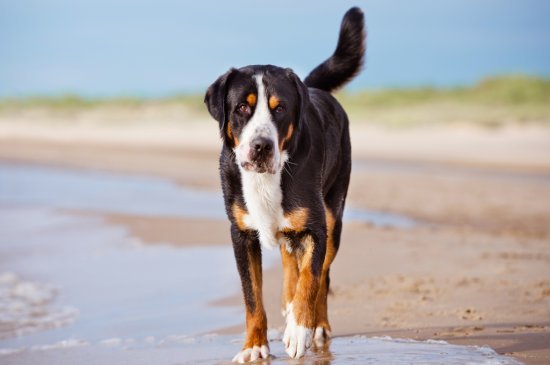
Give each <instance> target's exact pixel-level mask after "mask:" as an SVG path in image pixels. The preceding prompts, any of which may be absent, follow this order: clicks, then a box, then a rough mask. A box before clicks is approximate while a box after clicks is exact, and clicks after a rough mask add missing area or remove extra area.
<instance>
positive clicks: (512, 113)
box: [0, 75, 550, 127]
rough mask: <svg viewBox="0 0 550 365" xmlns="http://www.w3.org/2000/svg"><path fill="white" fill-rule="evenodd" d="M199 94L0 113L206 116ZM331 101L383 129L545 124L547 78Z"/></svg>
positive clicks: (69, 98)
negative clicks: (105, 110)
mask: <svg viewBox="0 0 550 365" xmlns="http://www.w3.org/2000/svg"><path fill="white" fill-rule="evenodd" d="M202 98H203V95H201V94H181V95H174V96H170V97H165V98H159V99H145V98H136V97H123V98H112V99H93V98H84V97H80V96H77V95H63V96H55V97H28V98H6V99H3V100H0V113H1V114H5V113H10V112H17V111H21V110H29V109H41V110H48V111H51V112H52V113H55V112H64V113H66V112H78V111H81V110H83V109H90V108H100V107H105V106H112V107H120V108H130V107H139V106H141V105H144V104H147V105H158V106H162V105H176V106H181V107H185V108H188V109H191V110H192V111H193V112H196V113H199V114H200V113H203V114H204V115H205V116H206V113H207V112H206V109H205V107H204V105H203V102H202ZM336 98H337V99H338V100H340V102H341V103H342V104H343V105H344V107H345V109H346V111H347V112H348V114H349V116H350V119H351V120H352V122H367V123H372V124H377V125H384V126H388V127H408V126H418V125H434V124H445V123H473V124H479V125H482V126H487V127H496V126H500V125H504V124H507V123H536V124H545V125H550V79H548V78H538V77H531V76H522V75H515V76H500V77H493V78H487V79H484V80H481V81H480V82H478V83H477V84H475V85H473V86H470V87H457V88H409V89H383V90H364V91H359V92H350V91H346V90H344V91H341V92H339V93H337V94H336Z"/></svg>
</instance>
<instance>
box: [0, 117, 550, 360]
mask: <svg viewBox="0 0 550 365" xmlns="http://www.w3.org/2000/svg"><path fill="white" fill-rule="evenodd" d="M210 127H211V126H210ZM210 127H208V128H210ZM210 129H211V128H210ZM214 129H215V128H214ZM12 137H13V136H12ZM12 137H9V138H8V137H6V136H5V135H4V136H0V141H1V142H0V161H6V162H9V163H15V164H19V163H25V164H36V165H45V166H58V167H63V168H76V169H91V170H101V171H110V172H119V173H125V174H137V175H141V174H143V175H148V176H158V177H162V178H165V179H168V180H170V181H175V182H176V183H178V184H181V185H185V186H191V187H200V188H202V189H209V190H214V189H219V181H218V180H219V178H218V170H217V150H216V149H215V148H213V147H209V146H210V145H213V143H212V142H211V141H210V142H207V143H206V147H204V148H196V145H189V146H181V147H174V145H172V144H170V143H167V144H166V145H164V146H163V145H159V144H155V143H153V144H150V145H140V144H139V143H135V144H134V143H116V142H108V143H98V142H97V141H93V142H90V141H83V140H79V139H78V138H77V139H76V140H73V141H65V142H60V141H52V140H47V139H43V140H38V141H37V140H35V139H34V137H25V136H19V137H18V138H12ZM360 137H361V138H368V137H366V136H363V135H361V136H360ZM356 138H359V137H357V136H356ZM369 138H370V137H369ZM399 138H402V137H399ZM379 142H380V141H379ZM380 143H381V142H380ZM503 146H514V143H511V144H509V145H508V144H505V145H503ZM543 147H544V146H543V145H541V148H540V149H539V150H543V149H544V148H543ZM449 148H450V149H453V148H456V147H455V146H451V147H449ZM499 148H500V147H499ZM515 148H516V149H521V148H523V144H521V143H520V144H517V145H516V147H515ZM502 149H505V148H504V147H502ZM358 150H359V151H358V154H357V155H355V156H356V158H358V159H362V158H363V156H364V155H363V152H364V151H365V150H363V152H361V149H360V148H358ZM403 151H404V152H403ZM403 151H401V153H402V155H401V156H398V155H397V154H396V155H388V154H385V153H384V151H383V150H382V149H381V150H380V151H379V152H380V153H379V154H378V156H377V155H376V154H372V155H369V156H370V157H372V156H377V157H376V158H370V160H369V161H371V163H370V164H366V166H365V167H364V168H357V169H355V170H354V172H353V173H352V182H351V186H350V193H349V201H350V202H353V204H354V206H358V207H361V208H365V209H366V208H368V209H375V210H380V211H388V212H396V213H400V214H404V215H407V216H411V217H413V218H418V219H419V220H421V221H424V222H428V223H429V224H427V225H425V226H420V227H414V228H412V229H391V228H384V227H373V226H370V225H367V224H361V223H356V222H350V223H346V224H344V233H343V245H342V247H341V249H340V252H339V254H338V256H337V257H336V260H335V263H334V266H333V270H332V273H333V278H332V282H333V291H334V295H332V296H331V297H329V301H330V304H329V309H330V314H329V315H330V318H331V321H332V326H333V329H334V334H335V335H336V336H342V335H351V334H362V335H368V336H381V335H389V336H392V337H405V338H412V339H419V340H422V339H428V338H432V339H440V340H445V341H448V342H450V343H455V344H467V345H477V346H483V345H489V346H490V347H492V348H493V349H495V351H497V352H498V353H501V354H507V355H511V356H513V357H515V358H517V359H519V360H520V361H524V362H525V363H526V364H545V363H548V362H549V361H550V345H548V344H550V270H549V269H548V267H550V266H549V264H550V255H548V254H547V248H548V242H549V238H550V204H549V203H550V202H549V199H550V198H549V197H550V184H549V183H548V180H546V176H547V174H548V171H550V170H549V169H548V167H547V166H545V165H544V164H543V165H544V166H542V165H541V166H538V165H537V166H534V165H533V164H519V165H514V164H513V163H512V164H510V165H499V164H492V165H489V166H488V165H484V163H483V162H482V161H478V162H476V163H474V164H472V163H471V161H468V160H467V159H466V161H462V162H459V163H458V164H457V163H454V162H452V161H450V162H449V161H447V162H445V161H441V160H440V161H436V162H434V161H431V160H429V159H427V160H426V159H424V160H423V159H422V158H421V156H420V155H417V156H413V157H415V158H414V159H413V162H411V159H410V158H409V157H410V156H408V155H407V153H405V152H406V149H404V150H403ZM367 152H368V151H367ZM367 152H365V153H367ZM513 153H514V150H511V151H508V152H507V154H513ZM443 155H444V154H443ZM539 155H540V152H539ZM504 157H505V156H504ZM504 157H501V160H505V158H504ZM539 157H540V158H539V159H538V160H542V159H543V157H545V156H544V154H542V155H540V156H539ZM361 161H363V160H361ZM372 161H375V164H374V165H373V163H372ZM384 161H392V163H394V164H393V165H392V164H391V163H390V164H389V165H387V164H386V165H384ZM376 164H378V165H376ZM395 164H398V165H399V164H405V165H406V166H405V167H406V168H401V167H399V166H397V167H396V166H395ZM419 164H420V165H421V166H426V165H427V166H428V168H427V170H426V168H419ZM422 164H424V165H422ZM549 164H550V162H549ZM472 171H481V172H482V173H479V174H478V173H472ZM487 172H488V173H487ZM507 173H509V174H512V175H514V174H515V175H522V174H524V175H529V174H534V175H535V176H542V177H543V178H541V179H537V178H533V179H531V178H517V179H516V178H511V179H508V178H506V177H505V176H503V174H504V175H505V174H507ZM365 187H367V188H366V189H365ZM465 192H466V193H465ZM69 213H71V214H77V215H78V214H93V215H96V216H99V217H101V219H103V220H105V222H106V223H107V224H114V225H121V226H123V227H125V228H126V229H127V230H128V231H129V232H130V234H132V235H135V236H137V237H140V239H142V240H143V241H144V242H146V243H148V244H172V245H175V246H180V247H189V246H190V245H220V244H227V245H230V241H229V234H228V224H227V222H225V221H223V222H221V221H211V220H208V219H185V218H173V217H162V216H158V217H142V216H137V215H124V214H103V213H101V214H99V213H89V212H77V211H74V212H69ZM205 232H206V233H205ZM235 275H237V274H236V270H235ZM280 281H281V274H280V267H278V265H277V264H275V266H274V267H267V268H266V270H265V279H264V287H265V292H264V295H265V302H266V311H267V313H268V319H269V322H270V327H275V328H278V327H280V326H282V325H283V322H282V317H281V315H280V310H279V300H280V299H279V293H280V285H281V284H280ZM212 305H232V306H235V305H237V306H240V305H242V298H241V297H240V293H235V295H233V296H230V297H227V298H220V300H219V301H216V302H215V303H212ZM242 320H244V315H243V318H242ZM243 330H244V326H241V327H240V330H239V326H234V327H231V328H225V329H224V328H222V329H220V331H219V333H222V334H223V333H232V334H234V333H240V332H242V331H243Z"/></svg>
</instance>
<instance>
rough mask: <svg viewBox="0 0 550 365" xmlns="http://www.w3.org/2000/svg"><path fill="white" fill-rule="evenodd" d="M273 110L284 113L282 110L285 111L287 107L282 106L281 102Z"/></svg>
mask: <svg viewBox="0 0 550 365" xmlns="http://www.w3.org/2000/svg"><path fill="white" fill-rule="evenodd" d="M273 110H274V111H275V113H282V112H284V111H285V107H284V106H282V105H281V104H279V105H277V106H276V107H275V109H273Z"/></svg>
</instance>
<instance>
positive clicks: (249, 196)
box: [235, 75, 289, 249]
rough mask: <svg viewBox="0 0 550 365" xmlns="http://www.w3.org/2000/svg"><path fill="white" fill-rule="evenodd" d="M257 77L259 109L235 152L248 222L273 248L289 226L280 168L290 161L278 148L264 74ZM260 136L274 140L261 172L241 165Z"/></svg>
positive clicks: (242, 134)
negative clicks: (267, 163)
mask: <svg viewBox="0 0 550 365" xmlns="http://www.w3.org/2000/svg"><path fill="white" fill-rule="evenodd" d="M255 78H256V83H257V85H258V97H257V102H256V110H255V111H254V115H253V116H252V118H251V119H250V120H249V122H248V123H247V125H246V126H245V127H244V128H243V131H242V132H241V135H240V140H241V142H240V144H239V146H238V147H237V148H236V149H235V155H236V157H237V165H238V166H239V169H240V171H241V182H242V189H243V197H244V201H245V203H246V209H247V210H248V215H247V216H246V219H245V223H246V225H247V226H248V227H249V228H250V229H254V230H256V231H257V232H258V238H259V240H260V243H261V244H262V246H263V247H266V248H270V249H272V248H274V247H277V246H278V245H279V239H278V238H277V232H278V231H280V230H281V229H283V228H285V227H287V226H288V225H289V223H288V222H287V220H286V218H285V216H284V212H283V207H282V200H283V192H282V190H281V171H282V168H283V165H284V164H285V162H286V161H287V160H288V154H287V153H286V151H283V152H282V153H281V152H280V151H279V149H278V148H277V146H278V143H277V141H278V134H277V128H276V127H275V124H274V123H273V120H272V118H271V113H270V111H269V105H268V99H267V95H266V92H265V87H264V84H263V81H262V76H261V75H257V76H255ZM258 137H263V138H269V139H271V140H272V142H273V161H272V166H271V168H269V172H264V173H258V172H256V171H254V170H246V169H245V168H244V167H243V166H242V163H243V162H250V156H249V152H250V143H251V142H252V141H253V140H254V139H256V138H258Z"/></svg>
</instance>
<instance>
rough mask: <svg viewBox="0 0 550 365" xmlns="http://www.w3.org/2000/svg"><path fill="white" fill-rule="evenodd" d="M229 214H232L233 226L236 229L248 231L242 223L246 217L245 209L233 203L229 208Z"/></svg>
mask: <svg viewBox="0 0 550 365" xmlns="http://www.w3.org/2000/svg"><path fill="white" fill-rule="evenodd" d="M231 212H232V213H233V218H234V219H235V224H236V225H237V228H239V230H241V231H246V230H248V226H247V225H246V223H245V222H244V219H245V217H246V216H247V215H248V212H247V211H246V209H244V208H243V207H241V206H240V205H239V204H238V203H233V205H232V206H231Z"/></svg>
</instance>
